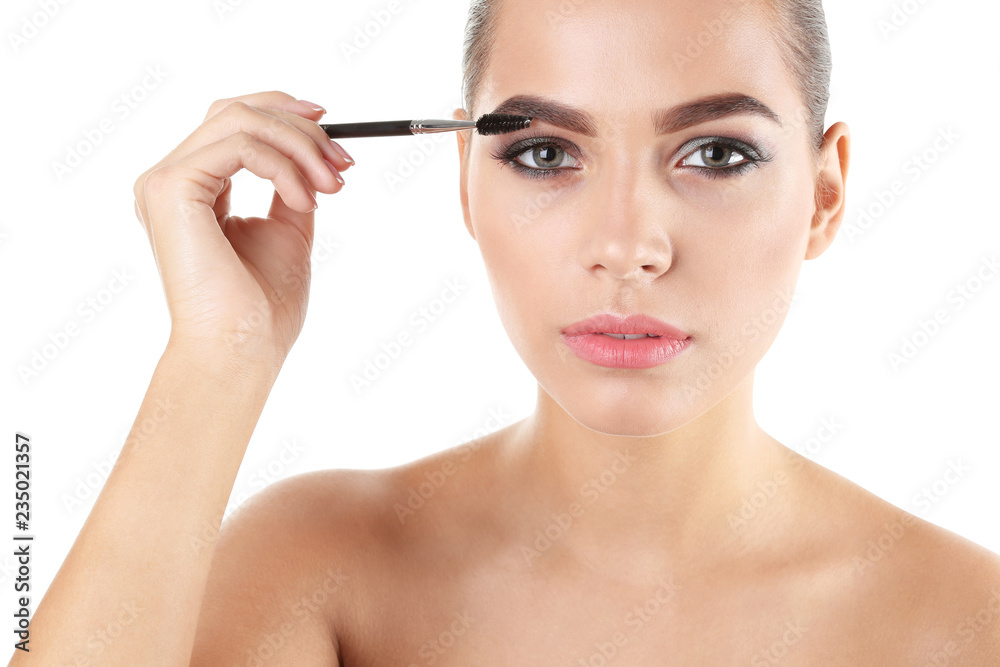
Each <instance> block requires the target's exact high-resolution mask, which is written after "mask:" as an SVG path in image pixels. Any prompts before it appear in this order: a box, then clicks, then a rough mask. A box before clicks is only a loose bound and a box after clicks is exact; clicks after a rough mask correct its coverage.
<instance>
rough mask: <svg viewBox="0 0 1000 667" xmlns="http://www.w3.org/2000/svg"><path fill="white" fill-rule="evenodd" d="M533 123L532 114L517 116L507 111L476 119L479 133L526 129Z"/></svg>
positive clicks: (486, 133)
mask: <svg viewBox="0 0 1000 667" xmlns="http://www.w3.org/2000/svg"><path fill="white" fill-rule="evenodd" d="M529 125H531V116H517V115H514V114H507V113H488V114H485V115H483V116H480V118H479V120H477V121H476V131H477V132H479V134H484V135H490V134H507V133H508V132H517V131H518V130H524V129H526V128H527V127H528V126H529Z"/></svg>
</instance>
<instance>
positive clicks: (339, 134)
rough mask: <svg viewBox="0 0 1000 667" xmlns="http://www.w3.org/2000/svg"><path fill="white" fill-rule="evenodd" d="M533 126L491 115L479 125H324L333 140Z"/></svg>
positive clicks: (419, 122)
mask: <svg viewBox="0 0 1000 667" xmlns="http://www.w3.org/2000/svg"><path fill="white" fill-rule="evenodd" d="M529 125H531V117H530V116H517V115H513V114H505V113H488V114H485V115H483V116H480V117H479V120H478V121H476V122H474V123H473V122H472V121H467V120H437V119H428V120H382V121H375V122H371V123H327V124H320V127H321V128H323V129H324V130H326V134H327V136H329V137H330V138H331V139H346V138H352V137H398V136H402V135H405V134H430V133H432V132H452V131H454V130H476V131H478V132H479V134H484V135H488V134H507V133H508V132H517V131H518V130H523V129H525V128H527V127H528V126H529Z"/></svg>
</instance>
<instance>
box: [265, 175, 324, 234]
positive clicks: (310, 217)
mask: <svg viewBox="0 0 1000 667" xmlns="http://www.w3.org/2000/svg"><path fill="white" fill-rule="evenodd" d="M310 192H313V198H314V199H315V197H316V194H315V192H314V191H313V190H312V189H311V188H310ZM267 217H269V218H271V219H272V220H277V221H279V222H282V223H284V224H287V225H291V226H293V227H295V228H296V229H298V230H299V232H300V233H301V234H302V236H304V237H305V238H306V239H307V240H308V241H309V247H310V248H311V247H312V243H313V230H314V222H315V219H316V216H315V211H314V210H313V211H309V212H308V213H303V212H302V211H296V210H294V209H291V208H289V207H288V205H287V204H285V201H284V200H283V199H282V198H281V195H279V194H278V191H277V190H275V191H274V194H273V195H272V196H271V208H270V209H268V211H267Z"/></svg>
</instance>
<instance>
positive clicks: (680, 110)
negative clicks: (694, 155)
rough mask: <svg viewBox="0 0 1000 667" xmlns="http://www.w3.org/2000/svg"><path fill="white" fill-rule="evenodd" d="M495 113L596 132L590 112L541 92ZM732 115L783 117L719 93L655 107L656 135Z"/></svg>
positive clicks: (754, 103)
mask: <svg viewBox="0 0 1000 667" xmlns="http://www.w3.org/2000/svg"><path fill="white" fill-rule="evenodd" d="M492 113H508V114H518V115H521V116H531V117H532V118H537V119H538V120H541V121H545V122H546V123H551V124H552V125H557V126H559V127H563V128H565V129H567V130H570V131H571V132H576V133H577V134H582V135H584V136H586V137H595V136H597V123H596V121H595V120H594V117H593V116H592V115H591V114H589V113H588V112H586V111H584V110H583V109H578V108H576V107H573V106H570V105H568V104H564V103H562V102H557V101H556V100H554V99H551V98H547V97H541V96H538V95H515V96H514V97H511V98H509V99H507V100H505V101H504V102H503V103H501V104H500V106H498V107H497V108H496V109H494V110H493V112H492ZM733 115H752V116H760V117H762V118H767V119H768V120H771V121H773V122H775V123H777V124H778V125H782V123H781V117H780V116H778V114H776V113H775V112H774V111H772V110H771V108H770V107H768V106H767V105H766V104H764V103H763V102H761V101H760V100H757V99H755V98H753V97H750V96H749V95H743V94H742V93H720V94H717V95H708V96H705V97H700V98H698V99H696V100H692V101H690V102H684V103H683V104H678V105H677V106H673V107H669V108H666V109H658V110H656V111H654V112H653V115H652V121H653V131H654V132H655V134H657V135H661V134H669V133H671V132H678V131H680V130H683V129H685V128H687V127H690V126H692V125H697V124H699V123H705V122H707V121H710V120H715V119H717V118H724V117H726V116H733Z"/></svg>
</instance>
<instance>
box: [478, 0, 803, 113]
mask: <svg viewBox="0 0 1000 667" xmlns="http://www.w3.org/2000/svg"><path fill="white" fill-rule="evenodd" d="M503 5H504V7H503V10H502V12H501V15H500V17H499V24H498V29H497V37H496V42H495V44H494V51H493V58H492V61H491V63H490V66H489V69H488V72H487V74H486V76H485V78H484V80H483V86H482V90H481V97H480V100H481V102H482V106H481V107H480V108H481V109H483V111H487V110H491V109H493V108H494V107H495V106H496V105H497V104H499V103H500V102H502V101H503V100H505V99H507V98H508V97H510V96H512V95H517V94H537V95H544V96H546V97H551V98H556V99H559V100H560V101H563V102H566V103H569V104H572V105H574V106H580V107H583V108H586V109H587V110H589V111H591V113H593V114H594V116H595V117H596V118H597V120H598V122H600V123H605V122H612V120H611V119H616V120H618V121H627V122H634V121H642V120H643V119H648V117H649V114H650V112H651V111H652V110H653V109H658V108H662V107H664V106H669V105H672V104H676V103H679V102H683V101H685V100H690V99H694V98H698V97H703V96H706V95H712V94H717V93H720V92H739V93H743V94H747V95H750V96H751V97H754V98H756V99H759V100H761V101H762V102H764V103H765V104H767V105H768V106H770V107H771V108H772V109H774V110H775V111H776V112H777V113H778V114H779V115H781V116H782V117H783V118H784V117H791V116H793V115H794V111H795V108H796V106H797V105H798V104H799V97H798V91H797V88H796V87H795V83H794V81H793V80H792V77H791V75H790V72H788V71H787V69H786V68H785V66H784V64H783V62H782V60H781V52H780V49H779V47H778V44H777V43H776V42H775V38H774V37H773V36H772V32H771V26H770V25H769V21H770V16H771V14H770V12H769V10H767V9H766V7H765V5H764V3H763V2H760V1H758V0H675V1H671V0H505V1H504V2H503Z"/></svg>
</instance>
